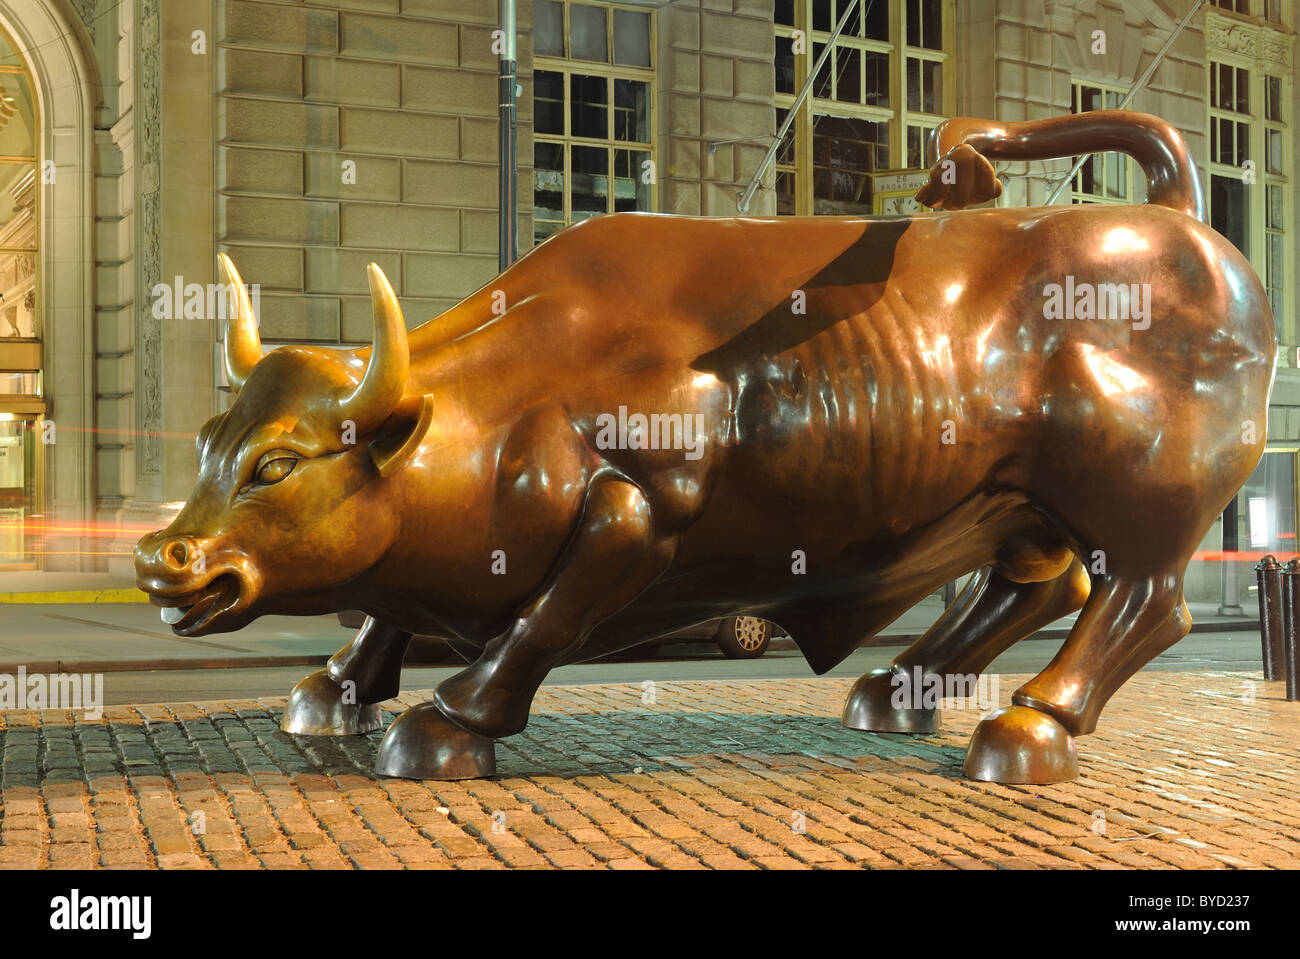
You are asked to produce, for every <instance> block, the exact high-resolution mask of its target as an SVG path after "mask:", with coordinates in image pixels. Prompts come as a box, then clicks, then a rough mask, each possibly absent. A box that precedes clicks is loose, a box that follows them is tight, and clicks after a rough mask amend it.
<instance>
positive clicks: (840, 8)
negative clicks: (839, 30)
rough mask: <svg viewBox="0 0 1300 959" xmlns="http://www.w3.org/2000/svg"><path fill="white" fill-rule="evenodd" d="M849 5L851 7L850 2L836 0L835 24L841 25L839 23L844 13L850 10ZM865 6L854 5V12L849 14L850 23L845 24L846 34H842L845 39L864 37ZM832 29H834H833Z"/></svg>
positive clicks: (860, 4)
mask: <svg viewBox="0 0 1300 959" xmlns="http://www.w3.org/2000/svg"><path fill="white" fill-rule="evenodd" d="M848 5H849V0H836V3H835V22H836V23H839V22H840V17H842V16H844V11H845V9H847V8H848ZM863 5H864V4H863V3H858V4H856V5H854V7H853V12H852V13H850V14H849V19H848V22H847V23H845V24H844V33H843V34H841V36H845V37H860V36H862V7H863ZM832 29H833V28H832Z"/></svg>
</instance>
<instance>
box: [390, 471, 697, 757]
mask: <svg viewBox="0 0 1300 959" xmlns="http://www.w3.org/2000/svg"><path fill="white" fill-rule="evenodd" d="M671 553H672V543H671V541H670V540H667V539H658V538H656V536H655V531H654V527H653V521H652V517H651V511H650V504H649V503H648V502H647V500H646V498H645V495H644V494H643V493H642V492H641V490H640V489H639V488H638V487H637V486H635V485H634V484H632V483H630V482H628V481H626V480H623V479H620V478H617V477H614V476H610V475H606V476H603V477H598V478H597V479H596V480H595V481H594V482H593V484H592V486H591V489H590V490H589V492H588V494H587V500H586V506H585V508H584V510H583V512H582V518H581V520H580V521H579V526H578V530H577V532H576V534H575V536H574V538H573V540H572V541H571V543H570V545H569V547H568V549H567V550H566V551H565V554H564V556H563V559H562V561H561V563H560V565H559V568H558V570H557V572H556V573H555V575H554V576H553V578H552V579H551V581H550V583H549V585H548V586H547V587H546V589H545V590H543V592H542V593H541V594H540V595H539V596H538V597H537V598H536V599H534V600H533V601H532V602H531V603H530V604H529V605H528V606H527V607H526V608H525V609H524V610H523V612H522V613H521V614H520V616H519V618H518V619H517V620H516V621H515V623H514V625H513V626H512V627H511V628H510V629H509V630H507V631H506V632H505V633H504V634H502V635H501V636H498V637H497V638H496V639H494V640H492V641H491V642H490V643H488V644H487V646H486V647H485V649H484V651H483V655H482V656H481V657H479V659H478V660H477V661H476V662H475V663H474V664H473V665H472V666H470V667H469V668H467V669H465V670H464V671H462V672H460V673H457V674H456V675H455V676H453V677H451V678H450V679H448V680H446V681H445V682H444V683H442V685H440V686H439V687H438V690H437V692H436V694H435V696H434V700H433V702H430V703H422V704H420V705H419V706H415V707H413V708H411V709H408V710H407V711H406V712H404V713H402V715H400V716H399V717H397V719H396V720H394V722H393V725H392V726H391V727H389V730H388V732H387V733H386V734H385V735H384V741H383V743H382V744H381V745H380V747H379V756H378V758H377V759H376V761H375V771H376V772H377V773H379V774H380V775H383V776H400V777H404V778H407V779H473V778H478V777H481V776H490V775H492V774H493V772H495V769H496V765H495V758H494V749H493V745H492V741H493V740H494V739H499V738H501V737H502V736H509V735H512V734H514V733H517V732H519V731H521V730H522V729H523V728H524V726H525V725H526V724H527V722H528V711H529V708H530V706H531V705H532V701H533V696H534V694H535V693H536V692H537V689H538V687H539V686H541V684H542V680H543V679H545V678H546V674H547V673H548V672H550V670H551V669H552V667H554V666H555V665H557V664H558V663H560V662H562V661H563V660H564V659H565V657H566V656H567V655H568V654H569V653H570V652H572V651H573V650H574V649H576V648H577V647H578V646H580V645H581V644H582V643H583V641H584V640H585V639H586V638H587V636H588V635H589V634H590V633H591V631H592V629H594V628H595V627H596V625H597V624H598V623H600V622H601V621H602V620H604V619H606V618H607V617H609V616H610V615H612V614H613V613H615V612H617V611H618V610H620V609H621V608H623V607H624V606H626V605H627V604H628V603H629V602H631V601H632V600H633V599H635V598H636V597H637V596H638V595H639V594H640V593H641V592H642V590H644V589H645V588H646V587H647V586H648V585H649V584H650V583H651V582H653V581H654V579H655V578H656V577H657V576H658V575H659V574H660V573H662V572H663V570H664V569H665V568H666V566H667V565H668V561H669V559H670V557H671Z"/></svg>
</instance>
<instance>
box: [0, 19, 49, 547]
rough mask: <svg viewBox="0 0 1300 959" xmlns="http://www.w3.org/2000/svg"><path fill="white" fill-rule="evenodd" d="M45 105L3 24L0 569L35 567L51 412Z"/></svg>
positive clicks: (0, 92) (0, 97) (0, 33)
mask: <svg viewBox="0 0 1300 959" xmlns="http://www.w3.org/2000/svg"><path fill="white" fill-rule="evenodd" d="M39 111H40V108H39V104H38V103H37V99H36V94H35V87H34V84H33V82H32V78H31V74H30V73H29V72H28V69H27V64H26V61H25V60H24V59H23V58H22V57H21V56H20V55H19V53H18V49H17V47H16V45H15V43H14V41H13V40H12V39H11V38H10V37H9V35H8V34H7V33H6V32H5V31H3V30H0V568H15V567H18V568H22V567H32V566H35V564H36V562H37V554H36V543H37V541H38V540H37V537H35V536H33V535H32V530H31V529H30V526H31V524H32V523H33V520H34V518H35V517H37V516H39V515H40V511H41V508H42V502H43V498H44V489H43V487H44V483H43V480H44V476H43V469H42V467H43V466H44V460H45V458H44V456H43V455H41V450H40V449H39V447H40V445H41V441H40V436H41V432H42V421H43V419H44V415H45V412H46V408H47V407H46V403H45V400H44V389H43V385H42V382H41V374H42V368H41V334H42V330H41V322H40V313H39V310H38V309H37V289H36V277H37V256H38V247H37V243H38V237H37V223H38V222H39V219H38V213H37V209H36V207H37V202H38V200H39V194H40V191H39V190H38V189H37V185H36V183H37V177H38V175H39V170H38V167H37V163H38V161H39V157H38V155H37V147H38V142H39V131H40V128H41V124H40V112H39Z"/></svg>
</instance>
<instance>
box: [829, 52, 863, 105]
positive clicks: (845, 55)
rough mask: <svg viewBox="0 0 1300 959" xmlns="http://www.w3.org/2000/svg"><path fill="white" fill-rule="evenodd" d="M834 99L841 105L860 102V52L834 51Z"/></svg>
mask: <svg viewBox="0 0 1300 959" xmlns="http://www.w3.org/2000/svg"><path fill="white" fill-rule="evenodd" d="M835 99H836V100H839V101H840V102H841V103H860V102H861V100H862V52H861V51H860V50H852V49H837V50H836V51H835Z"/></svg>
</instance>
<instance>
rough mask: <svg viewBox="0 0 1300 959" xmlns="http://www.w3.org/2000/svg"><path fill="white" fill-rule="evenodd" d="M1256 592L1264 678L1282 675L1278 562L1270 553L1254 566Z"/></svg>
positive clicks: (1268, 680)
mask: <svg viewBox="0 0 1300 959" xmlns="http://www.w3.org/2000/svg"><path fill="white" fill-rule="evenodd" d="M1255 582H1256V583H1257V584H1258V587H1259V588H1258V590H1257V592H1258V593H1259V638H1260V644H1261V646H1262V647H1263V654H1264V680H1265V681H1266V682H1270V683H1272V682H1276V681H1277V680H1279V679H1281V678H1282V564H1281V563H1279V562H1278V561H1277V557H1275V556H1273V555H1272V554H1271V553H1270V554H1269V555H1268V556H1265V557H1264V558H1263V559H1261V560H1260V561H1259V565H1258V566H1256V567H1255Z"/></svg>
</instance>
